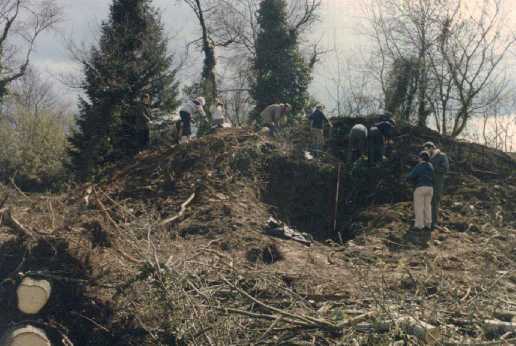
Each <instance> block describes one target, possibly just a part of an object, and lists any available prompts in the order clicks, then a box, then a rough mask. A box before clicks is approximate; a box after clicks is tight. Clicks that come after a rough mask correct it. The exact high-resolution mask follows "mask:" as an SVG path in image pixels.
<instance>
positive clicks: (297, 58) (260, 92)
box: [251, 0, 311, 114]
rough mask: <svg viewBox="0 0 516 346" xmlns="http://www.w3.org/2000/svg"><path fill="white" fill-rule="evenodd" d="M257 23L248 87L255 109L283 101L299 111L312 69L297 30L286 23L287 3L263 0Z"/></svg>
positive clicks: (276, 0) (304, 99)
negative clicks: (301, 51) (301, 48)
mask: <svg viewBox="0 0 516 346" xmlns="http://www.w3.org/2000/svg"><path fill="white" fill-rule="evenodd" d="M258 24H259V26H260V31H259V32H258V35H257V40H256V57H255V59H254V73H255V80H254V81H252V88H251V89H252V91H251V93H252V96H253V97H254V99H255V100H256V107H257V110H258V111H261V110H263V109H264V108H265V107H267V106H268V105H269V104H272V103H279V102H284V103H290V104H291V105H292V106H293V114H295V113H296V112H298V111H302V110H303V108H304V106H305V104H306V99H307V97H308V93H307V89H308V85H309V83H310V81H311V76H310V72H311V71H310V68H309V66H308V65H307V64H306V62H305V61H304V59H303V57H302V56H301V54H300V52H299V48H298V40H297V33H296V31H295V30H291V29H290V28H289V26H288V24H287V3H286V2H285V1H284V0H264V1H263V2H262V3H261V4H260V9H259V11H258Z"/></svg>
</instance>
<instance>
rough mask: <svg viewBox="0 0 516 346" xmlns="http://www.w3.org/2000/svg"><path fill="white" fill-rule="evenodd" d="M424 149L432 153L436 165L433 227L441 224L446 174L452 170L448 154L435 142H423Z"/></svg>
mask: <svg viewBox="0 0 516 346" xmlns="http://www.w3.org/2000/svg"><path fill="white" fill-rule="evenodd" d="M423 148H424V150H426V151H428V153H429V155H430V162H431V163H432V166H433V167H434V195H433V198H432V228H436V227H438V226H439V206H440V204H441V197H442V195H443V192H444V183H445V180H446V174H448V171H449V170H450V162H449V160H448V156H447V155H446V154H445V153H443V152H441V151H440V150H439V149H438V148H437V146H436V145H435V144H434V143H433V142H426V143H425V144H423Z"/></svg>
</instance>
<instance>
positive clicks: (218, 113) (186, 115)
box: [142, 93, 230, 144]
mask: <svg viewBox="0 0 516 346" xmlns="http://www.w3.org/2000/svg"><path fill="white" fill-rule="evenodd" d="M142 103H143V106H144V111H143V118H144V120H145V121H146V124H147V125H146V127H147V130H146V131H145V132H146V142H145V144H149V142H150V139H149V132H150V131H151V129H150V127H151V124H152V118H153V117H152V116H151V114H150V113H151V112H152V102H151V97H150V95H149V94H147V93H146V94H144V95H143V98H142ZM204 107H206V99H205V98H204V97H203V96H198V97H196V98H191V99H187V100H185V101H184V102H183V103H182V104H181V106H180V107H179V120H178V121H176V122H175V124H176V126H175V130H176V134H177V135H176V137H177V141H178V142H180V143H184V142H188V141H190V139H191V138H192V136H193V135H195V131H194V128H193V126H192V125H193V124H195V125H197V126H199V125H200V124H203V123H206V124H207V126H208V127H211V128H218V127H224V126H230V122H229V121H228V119H227V117H226V111H225V108H224V102H223V100H222V98H218V99H216V100H215V102H214V104H213V105H212V106H211V107H210V109H209V110H210V115H211V124H209V123H208V118H207V116H206V112H205V110H204Z"/></svg>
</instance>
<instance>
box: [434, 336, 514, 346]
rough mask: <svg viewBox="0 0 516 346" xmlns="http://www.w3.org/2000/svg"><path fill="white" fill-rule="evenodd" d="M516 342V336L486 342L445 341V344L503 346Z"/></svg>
mask: <svg viewBox="0 0 516 346" xmlns="http://www.w3.org/2000/svg"><path fill="white" fill-rule="evenodd" d="M514 343H516V338H513V339H505V340H504V339H500V340H495V341H485V342H472V343H464V342H443V343H442V345H443V346H503V345H507V346H509V345H514Z"/></svg>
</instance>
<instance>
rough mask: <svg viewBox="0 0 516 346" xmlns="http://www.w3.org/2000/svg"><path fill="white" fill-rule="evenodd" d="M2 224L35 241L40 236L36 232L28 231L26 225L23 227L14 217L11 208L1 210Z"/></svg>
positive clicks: (0, 220) (0, 218) (0, 219)
mask: <svg viewBox="0 0 516 346" xmlns="http://www.w3.org/2000/svg"><path fill="white" fill-rule="evenodd" d="M0 222H1V223H0V224H1V225H5V226H7V227H9V228H11V229H13V230H15V231H17V232H19V233H22V234H23V235H25V236H27V237H29V238H32V239H34V240H37V239H38V235H37V233H36V232H34V231H32V230H30V229H28V228H27V227H25V226H24V225H22V224H21V223H20V222H19V221H18V220H16V219H15V218H14V216H13V215H12V211H11V208H5V209H0Z"/></svg>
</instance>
